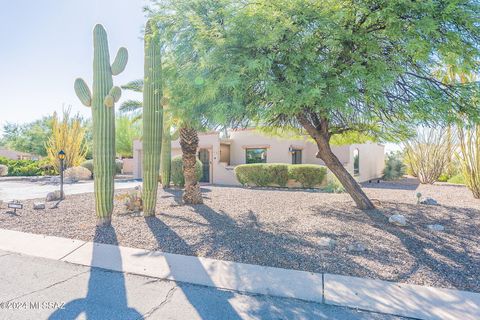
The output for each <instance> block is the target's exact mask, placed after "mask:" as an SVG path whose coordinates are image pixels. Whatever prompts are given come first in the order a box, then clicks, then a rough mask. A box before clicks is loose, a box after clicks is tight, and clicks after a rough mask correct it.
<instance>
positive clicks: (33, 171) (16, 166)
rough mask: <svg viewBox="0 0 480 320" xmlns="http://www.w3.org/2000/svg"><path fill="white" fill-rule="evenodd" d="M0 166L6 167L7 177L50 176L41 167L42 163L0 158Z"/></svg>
mask: <svg viewBox="0 0 480 320" xmlns="http://www.w3.org/2000/svg"><path fill="white" fill-rule="evenodd" d="M0 165H5V166H7V167H8V175H9V176H42V175H47V174H50V173H49V172H48V170H45V169H44V167H43V162H42V161H35V160H10V159H7V158H3V157H0Z"/></svg>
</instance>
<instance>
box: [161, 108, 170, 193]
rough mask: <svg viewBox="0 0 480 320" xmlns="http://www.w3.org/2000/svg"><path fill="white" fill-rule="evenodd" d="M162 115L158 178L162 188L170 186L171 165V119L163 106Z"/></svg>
mask: <svg viewBox="0 0 480 320" xmlns="http://www.w3.org/2000/svg"><path fill="white" fill-rule="evenodd" d="M163 108H164V113H163V136H162V160H161V161H160V176H161V177H162V187H163V188H168V187H169V186H170V169H171V165H172V136H171V133H170V129H171V125H170V122H171V119H170V116H169V115H168V114H166V110H165V106H164V107H163Z"/></svg>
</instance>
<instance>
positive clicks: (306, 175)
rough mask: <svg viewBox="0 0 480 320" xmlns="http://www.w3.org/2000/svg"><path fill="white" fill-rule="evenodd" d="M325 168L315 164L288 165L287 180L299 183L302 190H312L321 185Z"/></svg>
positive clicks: (325, 172) (325, 171)
mask: <svg viewBox="0 0 480 320" xmlns="http://www.w3.org/2000/svg"><path fill="white" fill-rule="evenodd" d="M326 174H327V168H325V167H324V166H320V165H315V164H292V165H288V178H289V179H293V180H295V181H297V182H299V183H300V184H301V185H302V187H303V188H313V187H315V186H318V185H320V184H322V182H323V180H324V179H325V176H326Z"/></svg>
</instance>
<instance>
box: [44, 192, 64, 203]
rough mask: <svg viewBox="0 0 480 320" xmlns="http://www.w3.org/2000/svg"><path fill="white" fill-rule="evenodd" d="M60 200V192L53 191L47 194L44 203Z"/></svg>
mask: <svg viewBox="0 0 480 320" xmlns="http://www.w3.org/2000/svg"><path fill="white" fill-rule="evenodd" d="M61 198H62V196H61V194H60V190H55V191H53V192H49V193H48V194H47V197H46V199H45V201H47V202H50V201H57V200H60V199H61Z"/></svg>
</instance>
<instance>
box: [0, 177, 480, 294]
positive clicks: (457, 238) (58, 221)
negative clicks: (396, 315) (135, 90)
mask: <svg viewBox="0 0 480 320" xmlns="http://www.w3.org/2000/svg"><path fill="white" fill-rule="evenodd" d="M364 189H365V190H366V192H367V193H368V195H369V196H370V197H371V198H372V199H375V203H376V204H377V207H378V208H377V210H372V211H368V212H362V211H360V210H357V209H355V208H354V204H353V201H351V200H350V198H349V196H348V195H347V194H329V193H323V192H318V191H315V192H313V191H296V190H274V189H246V188H236V187H218V186H205V187H203V188H202V190H203V194H204V197H205V204H204V205H198V206H182V205H180V204H179V199H180V195H181V192H180V191H179V190H167V191H159V201H158V206H157V216H156V217H154V218H148V219H145V218H143V217H134V216H132V215H129V214H125V212H124V209H123V206H122V205H121V204H120V203H116V205H115V212H114V217H113V223H112V224H113V229H114V230H115V231H114V232H113V231H112V230H113V229H111V228H106V229H103V230H98V231H97V233H96V232H95V229H96V228H95V216H94V200H93V194H91V193H90V194H79V195H71V196H68V198H67V199H66V200H65V201H64V202H63V203H61V204H60V206H59V208H58V209H49V208H50V207H51V206H52V205H51V204H47V209H46V210H41V211H34V210H33V209H32V206H33V202H34V201H33V200H29V201H25V202H24V203H25V208H26V209H24V210H20V211H19V212H18V215H17V216H15V215H12V214H7V213H5V212H6V209H5V205H4V206H3V208H2V209H1V210H0V211H1V214H0V228H5V229H12V230H19V231H25V232H32V233H40V234H48V235H54V236H61V237H70V238H75V239H81V240H95V241H97V242H103V243H112V244H117V243H118V244H120V245H122V246H128V247H137V248H145V249H155V250H161V251H164V252H172V253H178V254H185V255H197V256H204V257H211V258H216V259H223V260H232V261H237V262H244V263H252V264H260V265H268V266H275V267H281V268H291V269H299V270H308V271H313V272H329V273H336V274H344V275H352V276H360V277H369V278H375V279H384V280H392V281H400V282H407V283H414V284H420V285H429V286H436V287H446V288H457V289H462V290H469V291H475V292H480V200H476V199H474V198H473V197H472V195H471V193H470V192H469V191H468V190H467V189H466V188H465V187H463V186H457V185H447V184H436V185H433V186H431V185H428V186H425V185H418V183H417V182H416V180H414V179H404V180H401V181H399V182H392V183H387V182H381V183H379V184H377V183H372V184H365V185H364ZM121 192H124V191H121ZM417 192H421V193H422V195H423V196H425V197H432V198H434V199H435V200H437V201H438V202H439V205H418V204H416V202H417V198H416V193H417ZM393 214H402V215H404V216H405V217H406V218H407V222H408V224H407V226H406V227H399V226H395V225H392V224H390V223H389V222H388V217H389V216H391V215H393ZM431 224H441V225H443V226H444V227H445V230H444V231H433V230H430V229H428V228H427V226H428V225H431ZM95 234H96V235H95ZM330 240H334V242H335V243H332V241H330ZM363 249H364V250H363Z"/></svg>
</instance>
